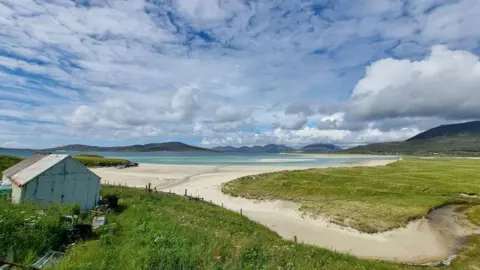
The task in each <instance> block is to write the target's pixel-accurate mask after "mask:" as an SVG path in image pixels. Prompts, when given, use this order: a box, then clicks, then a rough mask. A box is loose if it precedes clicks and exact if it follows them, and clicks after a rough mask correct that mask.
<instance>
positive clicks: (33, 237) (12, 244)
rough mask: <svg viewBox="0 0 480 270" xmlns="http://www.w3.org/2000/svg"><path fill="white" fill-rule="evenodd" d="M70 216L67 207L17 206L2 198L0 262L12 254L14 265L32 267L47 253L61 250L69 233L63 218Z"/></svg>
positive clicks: (0, 204) (0, 209) (0, 206)
mask: <svg viewBox="0 0 480 270" xmlns="http://www.w3.org/2000/svg"><path fill="white" fill-rule="evenodd" d="M69 213H70V209H69V207H68V206H58V205H54V206H51V207H48V208H42V207H40V206H39V205H36V204H31V203H25V204H22V205H15V204H12V203H11V202H10V200H7V199H5V198H0V259H4V258H8V257H9V256H11V252H13V255H14V256H13V260H14V261H15V262H17V263H22V264H31V263H32V262H34V261H35V260H37V259H38V258H39V257H40V256H42V255H44V253H46V252H47V251H50V250H52V249H53V250H58V249H60V248H61V245H62V243H63V240H64V238H63V236H64V233H65V232H66V224H64V223H62V222H60V216H61V215H62V214H69ZM9 254H10V255H9ZM10 259H11V258H10Z"/></svg>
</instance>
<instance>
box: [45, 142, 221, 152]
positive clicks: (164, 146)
mask: <svg viewBox="0 0 480 270" xmlns="http://www.w3.org/2000/svg"><path fill="white" fill-rule="evenodd" d="M44 151H79V152H88V151H96V152H162V151H167V152H212V150H209V149H205V148H200V147H196V146H191V145H188V144H184V143H181V142H166V143H149V144H143V145H142V144H137V145H130V146H112V147H102V146H90V145H83V144H70V145H65V146H61V147H56V148H50V149H44Z"/></svg>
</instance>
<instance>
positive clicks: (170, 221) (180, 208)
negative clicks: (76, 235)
mask: <svg viewBox="0 0 480 270" xmlns="http://www.w3.org/2000/svg"><path fill="white" fill-rule="evenodd" d="M103 189H104V194H117V195H119V196H120V198H121V199H120V202H119V203H120V205H121V206H122V207H123V208H124V210H123V211H121V212H119V213H112V214H110V215H109V216H108V225H106V226H105V227H103V228H102V230H101V232H100V237H99V239H98V240H93V241H87V242H84V243H80V244H77V245H74V246H73V247H72V248H71V249H70V250H69V252H68V255H67V257H65V258H64V260H63V261H62V262H61V263H60V264H59V265H58V266H57V269H92V270H94V269H401V268H402V266H400V265H396V264H393V263H387V262H376V261H367V260H360V259H357V258H355V257H353V256H349V255H343V254H338V253H334V252H331V251H328V250H326V249H321V248H316V247H312V246H307V245H303V244H295V243H293V242H290V241H285V240H282V239H281V238H280V237H279V236H278V235H277V234H275V233H273V232H272V231H270V230H268V229H267V228H266V227H264V226H261V225H259V224H257V223H255V222H253V221H250V220H249V219H247V218H246V217H243V216H240V215H239V214H237V213H234V212H231V211H229V210H225V209H223V208H221V207H218V206H215V205H212V204H210V203H207V202H202V201H189V200H187V199H184V198H182V197H179V196H172V195H155V194H149V193H146V192H144V191H142V190H136V189H131V188H118V187H103Z"/></svg>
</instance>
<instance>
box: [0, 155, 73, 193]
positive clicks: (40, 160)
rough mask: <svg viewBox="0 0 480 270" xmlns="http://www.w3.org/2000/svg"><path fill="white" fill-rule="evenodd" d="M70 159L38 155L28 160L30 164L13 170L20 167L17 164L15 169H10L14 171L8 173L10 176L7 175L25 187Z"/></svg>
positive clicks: (60, 156) (62, 156)
mask: <svg viewBox="0 0 480 270" xmlns="http://www.w3.org/2000/svg"><path fill="white" fill-rule="evenodd" d="M68 157H69V155H57V154H36V155H34V156H33V157H31V158H28V159H26V160H25V161H28V162H25V163H23V165H22V164H20V163H19V164H20V165H21V166H18V167H17V168H13V167H16V166H17V165H19V164H17V165H15V166H13V167H12V168H13V169H12V168H10V169H12V170H11V171H9V172H8V173H10V175H8V174H7V177H8V179H10V180H11V181H12V182H14V183H15V184H17V185H19V186H24V185H25V184H27V183H28V182H30V181H31V180H32V179H34V178H35V177H37V176H38V175H39V174H41V173H42V172H44V171H46V170H48V169H50V168H51V167H52V166H53V165H55V164H57V163H58V162H60V161H62V160H64V159H66V158H68ZM22 162H23V161H22ZM22 162H21V163H22ZM10 169H8V170H10Z"/></svg>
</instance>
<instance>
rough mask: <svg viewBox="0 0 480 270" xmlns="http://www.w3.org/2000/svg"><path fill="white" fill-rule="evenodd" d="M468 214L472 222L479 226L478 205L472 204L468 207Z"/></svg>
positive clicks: (479, 211)
mask: <svg viewBox="0 0 480 270" xmlns="http://www.w3.org/2000/svg"><path fill="white" fill-rule="evenodd" d="M468 216H469V217H470V219H471V220H472V222H473V223H474V224H476V225H477V226H480V206H474V207H472V208H470V209H469V211H468Z"/></svg>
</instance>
